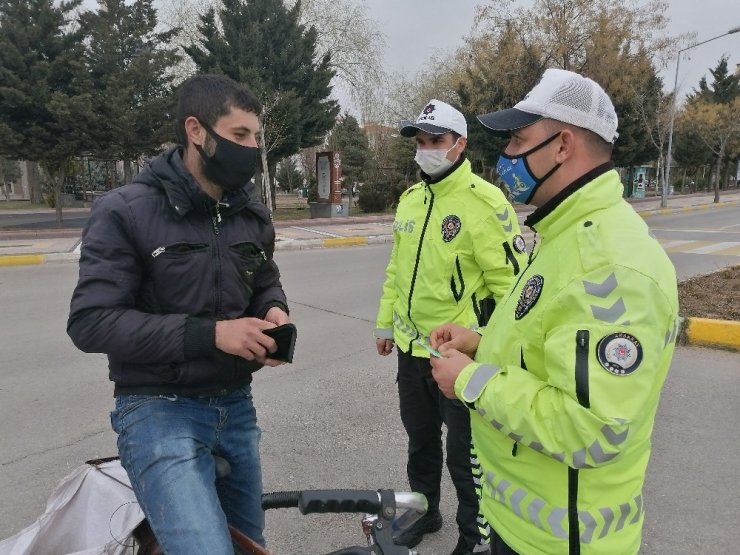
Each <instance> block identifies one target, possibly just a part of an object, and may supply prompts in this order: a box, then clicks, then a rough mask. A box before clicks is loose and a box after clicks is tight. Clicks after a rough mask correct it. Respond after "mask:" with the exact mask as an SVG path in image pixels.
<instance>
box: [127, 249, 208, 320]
mask: <svg viewBox="0 0 740 555" xmlns="http://www.w3.org/2000/svg"><path fill="white" fill-rule="evenodd" d="M212 268H213V264H212V261H211V247H210V246H209V245H207V244H205V243H185V242H182V243H172V244H169V245H162V246H160V247H158V248H156V249H155V250H154V251H152V252H151V258H150V261H149V266H148V272H147V275H146V276H145V277H144V284H143V286H142V288H141V292H140V301H141V303H142V306H143V308H145V309H148V310H152V311H154V312H157V313H163V314H167V313H180V312H182V311H183V310H184V308H185V307H187V309H188V311H189V313H190V314H208V313H210V312H211V309H210V306H209V300H210V298H211V296H210V291H211V289H212V287H213V278H212V275H213V269H212Z"/></svg>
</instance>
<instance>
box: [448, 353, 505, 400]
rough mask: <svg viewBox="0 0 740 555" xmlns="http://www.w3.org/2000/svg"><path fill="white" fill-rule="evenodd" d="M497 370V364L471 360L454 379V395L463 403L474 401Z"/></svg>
mask: <svg viewBox="0 0 740 555" xmlns="http://www.w3.org/2000/svg"><path fill="white" fill-rule="evenodd" d="M499 370H500V369H499V368H498V367H497V366H492V365H490V364H478V363H477V362H471V363H470V364H468V365H467V366H466V367H465V368H463V370H462V372H460V375H459V376H458V377H457V379H456V380H455V395H457V398H458V399H460V400H462V401H464V402H465V403H468V404H473V403H475V402H476V401H477V400H478V397H480V396H481V394H482V393H483V390H484V389H485V388H486V386H487V385H488V382H489V381H490V380H491V378H493V377H494V376H495V375H496V374H498V373H499Z"/></svg>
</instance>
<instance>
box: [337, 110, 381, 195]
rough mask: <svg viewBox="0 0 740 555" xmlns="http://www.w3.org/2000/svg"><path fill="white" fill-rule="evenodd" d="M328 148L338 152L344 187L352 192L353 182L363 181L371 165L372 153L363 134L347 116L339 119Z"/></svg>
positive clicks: (355, 121) (353, 119)
mask: <svg viewBox="0 0 740 555" xmlns="http://www.w3.org/2000/svg"><path fill="white" fill-rule="evenodd" d="M329 148H330V149H331V150H338V151H339V152H340V156H341V160H342V177H343V178H344V186H345V187H346V188H347V190H348V191H352V186H353V184H354V183H355V182H363V181H365V180H366V179H365V176H366V174H367V172H368V170H369V169H370V167H371V164H372V153H371V152H370V147H369V146H368V140H367V136H366V135H365V133H363V131H362V129H360V126H359V124H358V123H357V120H356V119H355V118H354V117H353V116H350V115H349V114H344V115H343V116H341V117H340V118H339V120H338V121H337V124H336V125H335V126H334V129H333V130H332V132H331V136H330V137H329Z"/></svg>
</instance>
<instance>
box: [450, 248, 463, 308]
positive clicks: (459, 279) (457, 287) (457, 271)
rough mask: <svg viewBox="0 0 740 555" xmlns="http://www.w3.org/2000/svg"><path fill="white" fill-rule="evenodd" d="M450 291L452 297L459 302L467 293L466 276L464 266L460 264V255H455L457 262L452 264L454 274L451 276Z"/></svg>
mask: <svg viewBox="0 0 740 555" xmlns="http://www.w3.org/2000/svg"><path fill="white" fill-rule="evenodd" d="M450 291H451V292H452V298H454V299H455V302H456V303H459V302H460V300H461V299H462V298H463V295H464V294H465V276H463V271H462V267H461V266H460V257H459V256H455V263H454V264H453V265H452V276H451V277H450Z"/></svg>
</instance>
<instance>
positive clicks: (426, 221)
mask: <svg viewBox="0 0 740 555" xmlns="http://www.w3.org/2000/svg"><path fill="white" fill-rule="evenodd" d="M425 188H426V189H427V190H428V191H429V194H430V195H431V197H432V198H431V200H430V201H429V208H427V215H426V217H425V218H424V225H423V226H422V228H421V235H420V236H419V246H418V248H417V249H416V261H415V262H414V272H413V274H412V275H411V287H410V288H409V300H408V307H409V308H408V312H407V315H408V317H409V322H410V323H411V325H412V326H414V330H416V337H414V339H412V340H411V341H409V353H411V351H412V344H413V342H414V340H415V339H418V338H419V329H418V328H417V327H416V324H414V320H413V318H411V299H412V297H413V296H414V288H415V287H416V274H417V273H418V271H419V260H420V259H421V247H422V245H423V244H424V236H425V235H426V232H427V225H429V218H430V217H431V215H432V207H433V206H434V192H433V191H432V190H431V189H430V188H429V185H425ZM424 202H425V203H426V195H425V196H424Z"/></svg>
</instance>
